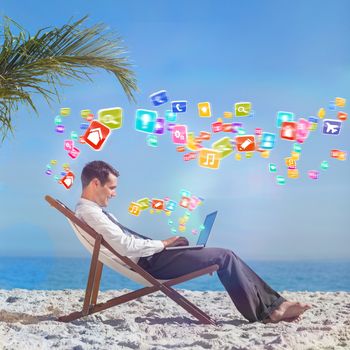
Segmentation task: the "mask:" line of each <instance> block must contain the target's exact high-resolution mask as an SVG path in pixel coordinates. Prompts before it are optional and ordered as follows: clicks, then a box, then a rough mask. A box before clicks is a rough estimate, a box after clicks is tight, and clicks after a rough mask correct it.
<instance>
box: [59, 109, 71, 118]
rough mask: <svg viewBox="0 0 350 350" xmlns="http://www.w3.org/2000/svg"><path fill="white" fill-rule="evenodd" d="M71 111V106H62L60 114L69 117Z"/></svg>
mask: <svg viewBox="0 0 350 350" xmlns="http://www.w3.org/2000/svg"><path fill="white" fill-rule="evenodd" d="M70 112H71V110H70V108H61V109H60V115H61V116H62V117H68V116H69V115H70Z"/></svg>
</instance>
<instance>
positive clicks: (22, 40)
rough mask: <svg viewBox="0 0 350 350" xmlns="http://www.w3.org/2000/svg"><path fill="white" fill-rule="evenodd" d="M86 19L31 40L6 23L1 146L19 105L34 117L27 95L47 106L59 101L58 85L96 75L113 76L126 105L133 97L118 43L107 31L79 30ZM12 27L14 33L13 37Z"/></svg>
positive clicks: (0, 74)
mask: <svg viewBox="0 0 350 350" xmlns="http://www.w3.org/2000/svg"><path fill="white" fill-rule="evenodd" d="M86 19H87V16H85V17H83V18H82V19H80V20H78V21H76V22H74V23H72V24H69V23H68V24H65V25H64V26H62V27H61V28H52V29H50V28H44V29H40V30H39V31H38V32H37V33H36V34H35V35H34V36H30V34H29V33H28V32H27V31H26V30H25V29H23V28H22V27H21V26H20V25H18V24H17V23H16V22H14V21H12V20H10V19H9V18H5V21H4V25H3V33H1V37H2V38H3V45H2V48H1V49H0V50H1V51H0V129H1V132H2V141H3V140H4V139H5V137H6V135H7V133H8V131H10V132H11V133H13V125H12V119H11V116H12V115H13V113H14V112H15V111H16V110H17V109H18V106H19V104H22V103H24V104H25V105H27V106H28V107H29V108H30V109H32V110H34V111H35V112H37V110H36V107H35V105H34V103H33V100H32V94H39V95H41V96H42V97H44V99H45V100H46V102H47V103H50V102H51V101H53V100H58V101H59V100H60V95H59V92H58V87H59V86H62V85H64V84H63V79H73V80H90V81H91V74H92V73H93V71H94V70H95V69H98V68H100V69H104V70H106V71H108V72H110V73H112V74H113V75H114V76H115V77H116V78H117V79H118V81H119V83H120V84H121V86H122V88H123V90H124V92H125V93H126V95H127V97H128V99H129V100H130V101H135V96H134V93H135V92H136V91H138V88H137V84H136V79H135V75H134V73H133V71H132V70H131V63H130V62H129V60H128V58H127V56H126V55H125V54H126V49H125V47H124V45H123V42H122V39H121V38H120V37H119V36H117V35H116V34H115V33H113V32H107V31H106V26H105V25H103V24H96V25H93V26H92V27H87V28H82V27H81V26H82V24H83V22H84V21H85V20H86ZM11 25H14V27H15V28H16V29H17V30H18V31H19V32H18V34H16V35H15V34H14V33H13V32H12V30H11Z"/></svg>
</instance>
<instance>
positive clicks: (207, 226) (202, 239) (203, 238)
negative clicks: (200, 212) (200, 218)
mask: <svg viewBox="0 0 350 350" xmlns="http://www.w3.org/2000/svg"><path fill="white" fill-rule="evenodd" d="M217 213H218V212H217V211H214V212H213V213H210V214H208V215H207V217H206V218H205V220H204V224H203V225H204V229H203V230H202V231H201V233H200V235H199V237H198V242H197V245H202V244H203V245H204V246H205V245H206V244H207V241H208V238H209V234H210V231H211V228H212V227H213V224H214V221H215V218H216V214H217Z"/></svg>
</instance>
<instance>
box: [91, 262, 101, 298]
mask: <svg viewBox="0 0 350 350" xmlns="http://www.w3.org/2000/svg"><path fill="white" fill-rule="evenodd" d="M102 268H103V263H101V261H98V262H97V268H96V276H95V281H94V282H95V283H94V288H93V290H92V297H91V304H92V305H96V302H97V296H98V292H99V289H100V282H101V275H102Z"/></svg>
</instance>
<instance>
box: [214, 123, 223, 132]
mask: <svg viewBox="0 0 350 350" xmlns="http://www.w3.org/2000/svg"><path fill="white" fill-rule="evenodd" d="M211 129H212V131H213V132H220V131H222V122H215V123H212V124H211Z"/></svg>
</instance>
